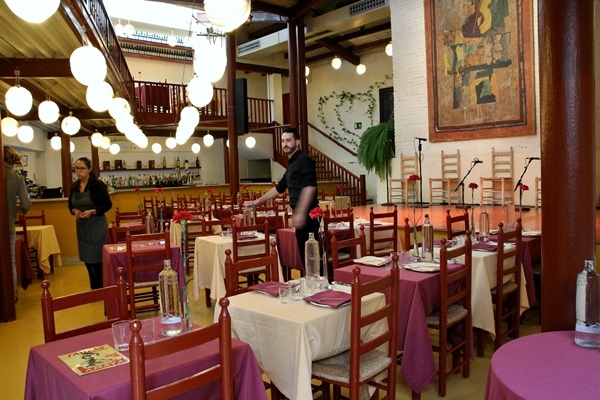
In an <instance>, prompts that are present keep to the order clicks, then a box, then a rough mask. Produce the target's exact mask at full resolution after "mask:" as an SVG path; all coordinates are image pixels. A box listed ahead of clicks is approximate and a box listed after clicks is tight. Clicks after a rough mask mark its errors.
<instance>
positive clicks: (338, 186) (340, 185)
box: [337, 183, 346, 196]
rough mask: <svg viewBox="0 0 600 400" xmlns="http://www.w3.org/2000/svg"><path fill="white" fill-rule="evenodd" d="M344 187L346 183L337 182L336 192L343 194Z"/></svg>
mask: <svg viewBox="0 0 600 400" xmlns="http://www.w3.org/2000/svg"><path fill="white" fill-rule="evenodd" d="M345 188H346V185H344V184H343V183H338V184H337V190H338V194H339V195H340V196H341V195H342V194H343V190H344V189H345Z"/></svg>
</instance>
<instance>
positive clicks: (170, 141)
mask: <svg viewBox="0 0 600 400" xmlns="http://www.w3.org/2000/svg"><path fill="white" fill-rule="evenodd" d="M165 145H166V146H167V147H168V148H169V149H174V148H175V147H177V140H175V138H174V137H169V138H167V140H165Z"/></svg>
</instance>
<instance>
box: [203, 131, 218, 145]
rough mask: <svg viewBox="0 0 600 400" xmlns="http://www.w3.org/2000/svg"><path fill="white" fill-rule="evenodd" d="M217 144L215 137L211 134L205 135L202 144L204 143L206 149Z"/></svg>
mask: <svg viewBox="0 0 600 400" xmlns="http://www.w3.org/2000/svg"><path fill="white" fill-rule="evenodd" d="M214 142H215V137H214V136H213V135H211V134H210V133H207V134H206V135H204V137H203V138H202V143H204V145H205V146H206V147H210V146H212V145H213V143H214Z"/></svg>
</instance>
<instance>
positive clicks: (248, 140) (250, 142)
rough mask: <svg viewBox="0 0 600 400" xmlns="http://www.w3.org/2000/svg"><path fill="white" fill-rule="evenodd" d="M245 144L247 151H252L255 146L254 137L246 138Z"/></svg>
mask: <svg viewBox="0 0 600 400" xmlns="http://www.w3.org/2000/svg"><path fill="white" fill-rule="evenodd" d="M245 143H246V147H248V148H249V149H253V148H254V146H256V139H255V138H254V136H248V137H247V138H246V140H245Z"/></svg>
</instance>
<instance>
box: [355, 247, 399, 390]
mask: <svg viewBox="0 0 600 400" xmlns="http://www.w3.org/2000/svg"><path fill="white" fill-rule="evenodd" d="M353 274H354V276H353V278H352V283H351V287H352V301H351V305H350V307H351V310H350V314H351V318H350V388H349V389H350V393H351V394H353V395H352V397H353V398H356V399H358V398H359V396H358V395H357V394H358V393H359V392H360V390H359V388H360V385H361V383H362V382H361V379H360V372H361V371H360V361H361V356H363V355H365V354H367V353H369V352H371V351H373V350H375V349H377V348H378V347H380V346H383V345H386V346H387V355H388V357H389V358H390V360H391V362H390V363H389V365H388V367H387V371H388V375H387V378H386V379H385V381H387V385H388V393H387V395H388V397H389V398H393V397H394V394H395V393H396V353H397V350H396V348H397V347H396V346H397V343H396V331H397V329H396V327H397V321H398V296H399V295H398V286H399V278H398V274H399V272H398V257H397V256H394V257H393V260H392V267H391V269H390V273H389V275H385V276H383V277H381V278H379V279H375V280H372V281H369V282H365V283H363V282H361V280H360V268H359V267H355V268H354V269H353ZM377 292H380V293H389V297H387V296H386V298H387V299H388V301H387V303H386V304H385V306H383V307H382V308H379V309H377V310H374V311H372V312H367V311H363V309H362V300H363V298H364V297H365V296H368V295H370V294H373V293H377ZM376 322H385V323H387V329H386V331H385V332H383V333H381V334H380V335H378V336H377V337H371V338H363V339H362V340H361V330H363V328H365V327H368V326H369V325H371V324H373V323H376Z"/></svg>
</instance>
